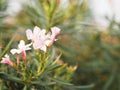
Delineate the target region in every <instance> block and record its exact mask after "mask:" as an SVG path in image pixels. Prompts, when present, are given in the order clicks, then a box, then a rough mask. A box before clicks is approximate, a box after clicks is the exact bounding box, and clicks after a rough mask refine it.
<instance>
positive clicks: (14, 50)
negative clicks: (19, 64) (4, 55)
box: [10, 49, 20, 55]
mask: <svg viewBox="0 0 120 90" xmlns="http://www.w3.org/2000/svg"><path fill="white" fill-rule="evenodd" d="M10 52H11V53H12V54H13V55H14V54H15V53H17V54H20V51H19V50H18V49H11V50H10Z"/></svg>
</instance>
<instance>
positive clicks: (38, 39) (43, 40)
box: [26, 26, 60, 52]
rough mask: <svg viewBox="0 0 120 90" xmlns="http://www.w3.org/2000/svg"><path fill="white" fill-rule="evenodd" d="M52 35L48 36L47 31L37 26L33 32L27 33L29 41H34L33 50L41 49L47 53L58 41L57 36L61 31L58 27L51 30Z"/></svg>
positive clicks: (28, 31)
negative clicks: (49, 47)
mask: <svg viewBox="0 0 120 90" xmlns="http://www.w3.org/2000/svg"><path fill="white" fill-rule="evenodd" d="M51 32H52V33H51V34H50V33H48V34H46V30H45V29H43V30H41V29H40V28H39V27H37V26H35V28H34V30H33V32H32V31H31V30H29V29H28V30H27V31H26V36H27V38H28V40H32V41H33V48H34V49H40V50H43V51H44V52H46V50H47V46H50V45H52V44H53V42H54V41H55V40H56V39H55V38H56V36H57V35H58V34H59V33H60V29H59V28H57V27H53V28H51Z"/></svg>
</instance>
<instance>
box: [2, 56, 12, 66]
mask: <svg viewBox="0 0 120 90" xmlns="http://www.w3.org/2000/svg"><path fill="white" fill-rule="evenodd" d="M0 63H3V64H8V65H10V66H13V65H14V64H13V62H12V61H11V60H10V57H9V55H7V54H6V55H5V58H2V61H1V62H0Z"/></svg>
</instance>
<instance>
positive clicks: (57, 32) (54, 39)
mask: <svg viewBox="0 0 120 90" xmlns="http://www.w3.org/2000/svg"><path fill="white" fill-rule="evenodd" d="M51 32H52V34H51V36H50V39H49V40H48V41H47V44H48V46H51V45H52V44H53V43H54V41H56V36H57V35H58V34H59V33H60V29H59V28H58V27H52V28H51Z"/></svg>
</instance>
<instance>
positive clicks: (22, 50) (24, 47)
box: [10, 40, 32, 56]
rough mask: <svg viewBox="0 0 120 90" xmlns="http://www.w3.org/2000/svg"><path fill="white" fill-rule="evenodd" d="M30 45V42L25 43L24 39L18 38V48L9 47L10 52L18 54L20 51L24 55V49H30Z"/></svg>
mask: <svg viewBox="0 0 120 90" xmlns="http://www.w3.org/2000/svg"><path fill="white" fill-rule="evenodd" d="M31 45H32V44H27V45H25V41H24V40H20V43H19V44H18V49H11V50H10V52H11V53H12V54H16V53H17V54H20V53H22V54H24V55H25V56H26V53H25V51H27V50H30V49H31V48H30V46H31Z"/></svg>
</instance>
